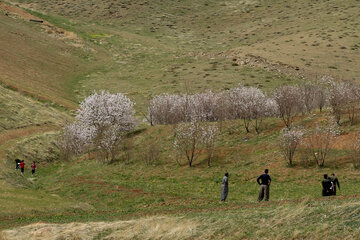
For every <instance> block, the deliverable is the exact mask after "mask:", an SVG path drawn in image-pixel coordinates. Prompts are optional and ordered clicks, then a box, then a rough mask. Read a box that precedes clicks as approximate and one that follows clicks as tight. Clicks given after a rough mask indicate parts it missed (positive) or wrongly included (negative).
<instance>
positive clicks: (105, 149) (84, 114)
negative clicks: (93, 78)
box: [64, 91, 135, 161]
mask: <svg viewBox="0 0 360 240" xmlns="http://www.w3.org/2000/svg"><path fill="white" fill-rule="evenodd" d="M133 106H134V103H133V102H132V101H131V100H130V99H129V98H127V97H126V96H125V95H123V94H121V93H117V94H111V93H109V92H106V91H100V92H99V93H98V92H94V93H93V94H92V95H90V96H89V97H87V98H85V100H84V101H83V102H82V103H81V104H80V109H79V110H78V111H77V115H76V117H75V118H76V121H75V123H73V124H70V125H67V126H66V127H65V129H64V130H65V131H64V136H66V138H64V140H65V139H67V138H69V137H70V138H72V139H73V143H72V145H71V148H73V149H77V150H76V151H82V150H83V148H86V147H89V146H93V147H95V148H96V150H97V151H100V152H101V153H103V156H104V158H105V160H111V161H112V160H114V158H115V156H116V154H117V152H118V151H119V144H120V142H121V140H122V139H123V138H124V136H125V135H126V134H127V133H128V132H129V131H131V130H132V129H133V128H134V127H135V117H134V114H135V110H134V108H133Z"/></svg>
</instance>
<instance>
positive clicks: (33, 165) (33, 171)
mask: <svg viewBox="0 0 360 240" xmlns="http://www.w3.org/2000/svg"><path fill="white" fill-rule="evenodd" d="M35 170H36V163H35V161H33V163H32V164H31V174H33V175H34V174H35Z"/></svg>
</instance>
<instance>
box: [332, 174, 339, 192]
mask: <svg viewBox="0 0 360 240" xmlns="http://www.w3.org/2000/svg"><path fill="white" fill-rule="evenodd" d="M330 180H331V182H332V183H333V185H334V186H333V188H332V195H336V185H337V186H338V187H339V190H340V182H339V180H338V178H337V177H336V176H335V173H332V174H331V176H330Z"/></svg>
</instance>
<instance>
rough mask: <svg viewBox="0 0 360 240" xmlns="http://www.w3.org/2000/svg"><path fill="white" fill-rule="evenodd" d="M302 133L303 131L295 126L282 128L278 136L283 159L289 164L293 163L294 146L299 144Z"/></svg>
mask: <svg viewBox="0 0 360 240" xmlns="http://www.w3.org/2000/svg"><path fill="white" fill-rule="evenodd" d="M303 135H304V131H303V130H301V129H296V128H292V129H289V128H284V129H282V130H281V133H280V136H279V147H280V151H281V153H282V155H283V156H284V158H285V160H287V162H288V164H289V165H290V166H292V165H293V159H294V155H295V151H296V148H297V147H298V145H299V144H300V142H301V140H302V138H303Z"/></svg>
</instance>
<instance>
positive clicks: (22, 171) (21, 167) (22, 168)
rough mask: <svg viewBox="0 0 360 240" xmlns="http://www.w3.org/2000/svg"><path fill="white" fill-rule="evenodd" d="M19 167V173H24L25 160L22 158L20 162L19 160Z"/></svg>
mask: <svg viewBox="0 0 360 240" xmlns="http://www.w3.org/2000/svg"><path fill="white" fill-rule="evenodd" d="M20 169H21V174H24V170H25V162H24V160H21V162H20Z"/></svg>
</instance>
